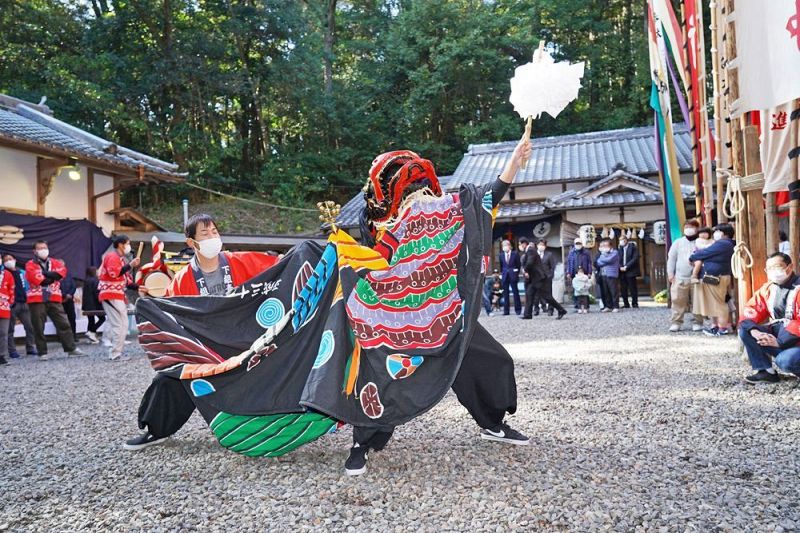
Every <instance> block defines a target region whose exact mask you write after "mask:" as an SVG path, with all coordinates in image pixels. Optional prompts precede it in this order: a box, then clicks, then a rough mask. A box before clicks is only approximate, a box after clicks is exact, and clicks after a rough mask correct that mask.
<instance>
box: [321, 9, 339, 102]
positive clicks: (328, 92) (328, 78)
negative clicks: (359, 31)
mask: <svg viewBox="0 0 800 533" xmlns="http://www.w3.org/2000/svg"><path fill="white" fill-rule="evenodd" d="M335 33H336V0H327V5H326V9H325V44H324V48H323V59H324V61H325V96H326V97H327V98H328V99H330V98H331V96H333V44H334V41H335Z"/></svg>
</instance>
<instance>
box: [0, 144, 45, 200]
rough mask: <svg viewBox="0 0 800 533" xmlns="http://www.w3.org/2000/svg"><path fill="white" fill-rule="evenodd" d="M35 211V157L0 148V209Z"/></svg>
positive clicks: (18, 151)
mask: <svg viewBox="0 0 800 533" xmlns="http://www.w3.org/2000/svg"><path fill="white" fill-rule="evenodd" d="M4 207H5V208H10V209H23V210H26V211H36V156H35V155H33V154H29V153H28V152H23V151H21V150H13V149H11V148H5V147H2V146H0V209H2V208H4Z"/></svg>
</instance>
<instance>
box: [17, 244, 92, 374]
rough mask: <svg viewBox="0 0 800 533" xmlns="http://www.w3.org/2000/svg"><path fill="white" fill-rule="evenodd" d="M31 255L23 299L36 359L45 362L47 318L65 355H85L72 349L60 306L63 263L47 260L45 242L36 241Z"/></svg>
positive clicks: (50, 258)
mask: <svg viewBox="0 0 800 533" xmlns="http://www.w3.org/2000/svg"><path fill="white" fill-rule="evenodd" d="M33 253H34V256H35V257H34V258H33V259H31V260H30V261H28V263H27V264H26V265H25V278H26V279H27V281H28V293H27V295H26V297H27V299H28V308H29V309H30V313H31V323H32V324H33V332H34V339H35V341H36V351H37V352H38V353H39V359H40V360H41V361H45V360H47V359H48V356H47V339H46V338H45V336H44V325H45V322H46V321H47V318H48V317H49V318H50V320H52V321H53V325H54V326H55V327H56V333H57V334H58V339H59V340H60V341H61V347H62V348H63V349H64V352H65V353H66V354H67V355H72V356H79V355H86V354H85V353H83V351H81V349H80V348H78V347H76V346H75V338H74V337H73V335H72V328H71V327H70V325H69V320H67V315H66V313H64V307H63V306H62V305H61V303H62V299H63V296H62V294H61V280H62V279H64V276H66V275H67V266H66V265H65V264H64V262H63V261H60V260H59V259H56V258H54V257H50V247H49V246H48V245H47V242H46V241H36V242H35V243H34V244H33Z"/></svg>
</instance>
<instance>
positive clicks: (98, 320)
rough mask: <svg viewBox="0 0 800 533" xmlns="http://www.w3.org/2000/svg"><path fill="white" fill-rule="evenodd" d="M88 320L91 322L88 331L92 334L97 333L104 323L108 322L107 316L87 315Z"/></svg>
mask: <svg viewBox="0 0 800 533" xmlns="http://www.w3.org/2000/svg"><path fill="white" fill-rule="evenodd" d="M86 319H87V320H88V321H89V326H88V330H89V331H91V332H92V333H97V330H98V329H100V326H102V325H103V322H105V321H106V315H104V314H102V315H94V314H91V315H86Z"/></svg>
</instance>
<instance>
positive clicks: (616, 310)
mask: <svg viewBox="0 0 800 533" xmlns="http://www.w3.org/2000/svg"><path fill="white" fill-rule="evenodd" d="M611 312H612V313H619V309H618V308H616V307H615V308H614V309H612V310H611Z"/></svg>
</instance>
